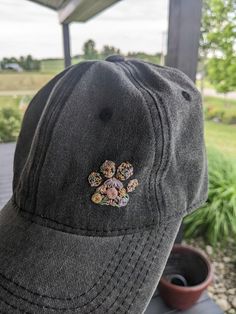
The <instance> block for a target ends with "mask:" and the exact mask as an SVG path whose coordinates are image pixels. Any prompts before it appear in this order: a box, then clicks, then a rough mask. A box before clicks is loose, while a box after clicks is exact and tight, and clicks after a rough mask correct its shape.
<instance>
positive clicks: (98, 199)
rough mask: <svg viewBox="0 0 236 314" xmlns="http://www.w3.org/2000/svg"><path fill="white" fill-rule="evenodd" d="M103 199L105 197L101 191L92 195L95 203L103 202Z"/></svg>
mask: <svg viewBox="0 0 236 314" xmlns="http://www.w3.org/2000/svg"><path fill="white" fill-rule="evenodd" d="M102 199H103V197H102V195H101V194H100V193H94V194H93V195H92V201H93V202H94V203H95V204H99V203H101V201H102Z"/></svg>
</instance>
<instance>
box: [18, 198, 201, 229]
mask: <svg viewBox="0 0 236 314" xmlns="http://www.w3.org/2000/svg"><path fill="white" fill-rule="evenodd" d="M205 198H206V197H204V198H202V199H200V200H199V201H197V202H196V203H194V204H193V205H192V206H190V207H188V208H187V209H185V210H182V211H179V212H174V214H172V215H169V216H165V217H164V218H165V219H167V220H168V219H171V218H177V217H179V216H182V215H185V214H187V213H188V211H189V210H191V209H192V208H194V207H196V206H198V205H199V204H201V203H202V202H203V201H205ZM13 205H14V207H16V208H18V209H19V213H20V212H26V213H27V214H29V215H32V216H36V217H39V218H41V219H44V220H48V221H52V222H55V223H56V224H58V225H62V226H64V227H66V228H68V229H72V230H81V231H91V232H94V233H98V234H99V233H103V232H104V233H106V234H113V233H116V232H119V231H134V230H136V231H137V232H138V231H140V230H145V229H147V228H151V227H154V226H157V224H156V223H154V224H147V225H144V226H142V228H141V227H134V228H124V229H114V230H109V231H107V230H95V229H92V230H89V229H85V228H81V227H73V226H70V225H66V224H63V223H61V222H58V221H56V220H54V219H51V218H47V217H44V216H42V215H39V214H35V213H30V212H28V211H26V210H24V209H21V208H19V207H18V205H17V204H15V203H14V204H13ZM24 217H25V216H24ZM25 219H27V220H29V221H31V222H33V223H36V224H38V225H40V223H38V222H36V221H34V220H33V219H28V218H26V217H25ZM43 226H44V227H47V226H45V225H43ZM48 228H51V229H53V230H57V231H58V230H60V229H57V228H55V227H52V226H50V227H48Z"/></svg>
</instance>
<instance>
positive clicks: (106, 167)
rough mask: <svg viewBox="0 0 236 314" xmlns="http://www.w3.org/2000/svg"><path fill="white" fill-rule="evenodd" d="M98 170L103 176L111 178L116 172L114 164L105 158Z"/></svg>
mask: <svg viewBox="0 0 236 314" xmlns="http://www.w3.org/2000/svg"><path fill="white" fill-rule="evenodd" d="M100 170H101V172H102V174H103V175H104V177H106V178H112V177H113V176H114V174H115V172H116V164H115V163H114V162H113V161H111V160H106V161H104V163H103V164H102V165H101V167H100Z"/></svg>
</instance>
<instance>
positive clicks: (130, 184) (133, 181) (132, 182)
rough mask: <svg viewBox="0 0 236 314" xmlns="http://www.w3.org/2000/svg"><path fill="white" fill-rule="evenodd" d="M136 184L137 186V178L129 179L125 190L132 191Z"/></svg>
mask: <svg viewBox="0 0 236 314" xmlns="http://www.w3.org/2000/svg"><path fill="white" fill-rule="evenodd" d="M137 186H138V180H137V179H133V180H130V181H129V183H128V185H127V191H128V192H133V191H134V190H135V189H136V187H137Z"/></svg>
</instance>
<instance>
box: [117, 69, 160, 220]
mask: <svg viewBox="0 0 236 314" xmlns="http://www.w3.org/2000/svg"><path fill="white" fill-rule="evenodd" d="M121 66H122V65H121ZM123 68H125V69H126V70H127V71H128V73H129V75H130V76H131V78H132V79H133V81H135V82H136V84H135V87H136V88H137V89H138V91H139V92H141V91H140V88H142V90H144V91H145V92H146V93H148V91H147V90H146V88H144V86H142V84H141V83H140V82H139V81H137V79H136V78H135V77H134V75H133V73H132V72H131V69H133V68H132V67H129V65H128V64H126V66H124V65H123ZM136 85H138V86H139V87H137V86H136ZM141 94H142V96H143V98H144V100H145V104H146V107H147V109H148V111H149V115H150V118H151V121H152V129H153V131H154V141H155V151H154V163H153V166H154V164H155V163H156V159H157V158H156V149H157V142H156V137H155V127H154V121H153V116H152V112H151V109H150V108H149V105H148V101H147V98H146V95H145V94H144V93H142V92H141ZM157 111H158V110H157ZM160 121H161V119H160ZM158 169H159V167H158ZM151 176H152V174H151V173H150V175H149V184H148V195H147V199H148V201H149V207H150V208H151V214H152V223H154V210H153V206H152V202H151V193H150V191H151ZM155 196H156V188H155ZM156 202H157V209H158V212H159V213H160V209H159V204H158V199H157V197H156Z"/></svg>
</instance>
